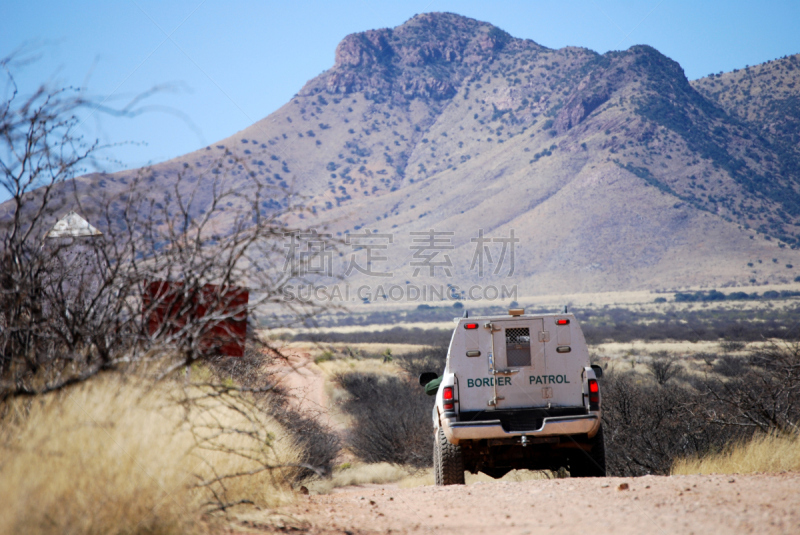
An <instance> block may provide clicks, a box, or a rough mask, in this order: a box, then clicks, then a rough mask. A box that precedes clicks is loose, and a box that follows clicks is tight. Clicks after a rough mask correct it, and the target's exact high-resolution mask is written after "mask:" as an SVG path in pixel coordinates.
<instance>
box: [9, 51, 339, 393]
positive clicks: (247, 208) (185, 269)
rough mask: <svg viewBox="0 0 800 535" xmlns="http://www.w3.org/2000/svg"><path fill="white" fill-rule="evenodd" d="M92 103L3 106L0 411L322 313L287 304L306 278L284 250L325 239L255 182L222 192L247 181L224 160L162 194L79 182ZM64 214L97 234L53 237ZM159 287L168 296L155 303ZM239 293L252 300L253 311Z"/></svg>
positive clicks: (58, 99) (180, 362)
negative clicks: (85, 219)
mask: <svg viewBox="0 0 800 535" xmlns="http://www.w3.org/2000/svg"><path fill="white" fill-rule="evenodd" d="M3 66H5V64H3ZM11 81H12V87H13V78H11ZM93 104H96V103H93V102H90V101H87V100H86V99H85V98H84V97H83V95H82V94H81V93H78V94H75V95H72V94H71V93H69V92H68V91H50V90H48V89H47V88H46V87H42V88H41V89H40V90H39V91H38V92H36V93H35V94H34V95H32V96H30V97H29V98H27V99H23V100H20V98H19V97H18V95H17V92H16V89H15V88H14V90H13V91H12V92H11V95H10V96H9V97H8V98H7V99H6V100H5V101H4V102H3V103H2V104H0V156H1V158H0V163H1V165H0V186H1V187H2V188H3V189H5V191H6V192H7V193H8V195H9V196H10V199H9V200H8V201H7V202H6V203H4V204H3V205H1V206H0V311H1V312H0V401H2V400H6V399H8V398H10V397H17V396H35V395H39V394H43V393H47V392H51V391H54V390H59V389H61V388H64V387H66V386H69V385H71V384H75V383H77V382H81V381H85V380H87V379H88V378H91V377H93V376H95V375H97V374H99V373H102V372H104V371H108V370H118V369H121V368H125V367H129V366H131V365H142V364H146V365H152V366H155V367H157V368H158V369H159V370H160V375H159V377H166V376H168V375H170V374H171V373H173V372H175V371H177V370H178V369H180V368H183V367H186V366H188V365H190V364H192V363H193V362H195V361H196V360H198V359H200V358H206V357H208V356H210V355H214V354H216V353H217V352H218V349H219V348H220V347H221V346H224V345H225V344H226V343H227V342H229V341H230V340H231V339H232V338H233V337H234V336H233V333H231V332H230V330H229V329H228V327H227V326H228V325H229V324H231V322H234V321H242V319H243V318H244V317H247V318H248V319H249V321H250V322H251V323H253V324H259V323H260V321H261V320H260V319H259V317H260V316H259V315H260V314H267V315H268V316H269V317H270V319H271V324H272V325H275V326H277V325H280V324H281V323H293V322H297V321H302V319H304V318H305V317H307V316H308V315H310V314H313V313H314V312H315V310H316V308H315V307H314V306H313V305H312V303H311V302H310V301H308V300H305V301H303V300H300V299H296V300H294V301H292V302H287V301H286V300H285V299H284V296H283V294H282V290H283V288H284V287H285V286H286V284H287V283H288V282H290V281H293V280H294V281H297V280H298V279H303V278H304V277H303V276H304V273H305V272H304V265H302V264H295V263H294V262H293V263H292V264H290V265H288V267H287V263H286V262H285V259H286V248H285V247H284V245H285V239H286V237H287V236H294V237H296V236H298V235H301V234H313V235H314V236H315V240H316V243H317V244H318V245H319V244H323V245H325V244H326V238H325V237H324V236H322V235H317V234H316V233H315V232H314V231H310V230H308V229H303V228H297V227H293V226H291V225H289V224H288V223H287V218H290V217H291V216H292V215H293V214H296V213H298V212H300V211H303V208H302V206H300V200H299V199H298V200H295V198H293V197H292V196H291V195H289V194H288V193H287V192H286V191H284V190H283V189H281V188H278V187H276V186H273V185H271V184H269V183H268V182H265V181H262V180H261V179H260V178H259V176H258V175H257V174H255V173H251V174H250V175H249V179H248V181H247V185H246V186H244V187H239V188H238V189H235V190H234V189H232V188H231V187H229V186H227V185H226V184H229V183H230V180H229V179H230V177H231V175H232V174H236V173H240V172H241V171H240V170H239V168H240V167H241V168H242V169H244V170H245V172H247V171H249V169H247V162H243V161H238V160H237V159H236V158H234V157H233V155H231V154H229V153H228V151H226V153H225V154H224V155H223V156H220V157H218V161H216V162H210V165H207V166H205V167H204V169H206V171H202V172H201V171H195V170H193V169H190V168H186V167H185V168H184V169H183V170H182V171H180V172H178V173H177V175H176V176H173V177H169V179H168V180H166V181H165V182H164V184H166V185H167V186H166V188H163V187H159V188H153V187H152V185H151V184H152V183H153V182H154V181H155V177H154V176H153V172H152V171H151V170H143V171H140V172H139V173H137V174H136V176H133V177H127V178H124V179H120V180H119V181H117V182H114V185H113V187H111V188H106V189H105V190H100V189H99V188H97V187H96V186H95V185H94V183H92V182H91V181H83V180H80V181H77V180H72V179H73V178H75V176H76V174H77V173H79V172H83V171H84V165H86V164H87V163H89V162H90V161H91V158H92V155H93V152H94V151H95V149H96V145H95V144H87V143H85V142H84V141H83V139H82V138H81V137H80V136H79V135H77V134H76V128H77V127H78V125H79V123H78V119H77V118H76V116H75V114H76V112H77V111H78V110H80V109H82V108H85V107H87V106H89V107H91V106H92V105H93ZM128 112H129V113H132V112H130V110H129V111H128ZM231 162H233V163H231ZM212 171H213V172H212ZM196 173H200V174H199V175H197V174H196ZM96 181H97V180H95V183H96ZM108 181H109V182H113V179H112V178H110V177H109V179H108ZM89 188H92V189H91V190H90V189H89ZM68 208H73V209H74V210H76V211H79V212H81V213H82V214H83V215H85V216H89V218H90V219H91V222H92V224H93V225H95V226H96V227H97V228H98V229H99V231H100V232H101V233H102V235H88V236H70V237H58V238H52V237H47V236H48V231H49V230H50V228H51V227H52V225H53V223H54V222H55V220H56V219H57V218H58V217H60V216H63V215H64V214H65V213H66V212H67V211H68ZM310 261H313V259H311V258H307V259H306V265H308V262H310ZM281 266H283V268H284V269H281ZM158 281H165V283H166V284H168V285H169V286H168V288H169V291H167V292H161V293H159V292H156V293H155V294H153V293H152V292H151V291H150V289H151V286H150V285H151V284H152V283H154V282H158ZM303 282H305V283H309V284H314V281H312V280H303ZM166 287H167V286H165V288H166ZM238 288H247V289H248V290H249V300H248V301H247V302H246V303H245V302H242V301H241V300H237V298H236V297H237V296H238V295H239V293H238V292H239V291H238V290H236V289H238ZM154 318H155V320H154ZM257 342H258V341H257V340H255V339H253V338H252V337H251V343H257ZM165 363H166V364H165Z"/></svg>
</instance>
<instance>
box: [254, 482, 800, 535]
mask: <svg viewBox="0 0 800 535" xmlns="http://www.w3.org/2000/svg"><path fill="white" fill-rule="evenodd" d="M626 485H627V489H624V487H625V486H626ZM270 525H271V526H272V527H271V528H270V527H268V526H270ZM240 526H241V529H242V531H241V533H248V532H251V529H252V528H254V527H260V528H261V529H262V530H265V531H287V530H291V531H302V532H307V533H312V534H323V533H324V534H327V533H343V534H350V535H352V534H358V533H442V534H445V533H446V534H452V533H503V534H506V533H508V534H520V535H526V534H538V533H558V534H570V533H591V534H593V535H601V534H614V535H623V534H641V533H648V534H665V535H666V534H673V533H681V534H682V533H686V534H706V533H719V534H731V533H759V534H767V533H800V474H798V473H786V474H773V475H765V474H759V475H749V476H739V475H736V476H723V475H711V476H700V475H697V476H671V477H664V476H647V477H640V478H598V479H554V480H538V481H536V480H534V481H523V482H506V481H493V482H489V483H475V484H473V485H469V486H463V485H457V486H450V487H417V488H412V489H398V488H396V487H393V486H391V485H387V486H370V487H359V488H354V487H350V488H347V489H343V490H341V491H339V492H336V493H334V494H329V495H318V496H301V497H300V498H299V499H298V503H297V504H295V505H293V506H291V507H287V508H285V509H282V510H281V511H273V512H272V513H271V514H267V513H266V512H265V513H264V516H263V519H262V521H261V522H259V521H258V520H257V519H256V518H251V519H250V520H245V519H242V521H241V522H240Z"/></svg>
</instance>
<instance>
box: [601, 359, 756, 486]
mask: <svg viewBox="0 0 800 535" xmlns="http://www.w3.org/2000/svg"><path fill="white" fill-rule="evenodd" d="M601 388H602V393H603V422H604V427H605V439H606V463H607V466H608V473H609V475H615V476H640V475H646V474H668V473H669V470H670V468H671V467H672V464H673V463H674V462H675V460H676V459H678V458H681V457H689V456H698V455H701V454H704V453H706V452H708V451H710V450H713V449H715V448H716V449H720V448H721V447H722V446H724V445H725V444H726V443H729V442H730V441H731V440H734V439H736V438H739V437H741V436H742V431H741V430H740V428H733V427H723V426H718V425H708V421H707V419H706V418H705V417H704V414H703V413H702V412H700V411H697V410H696V408H697V406H698V404H702V403H704V401H705V398H704V397H703V396H702V395H701V394H700V392H698V391H697V390H696V389H694V388H693V387H691V386H689V385H687V384H684V383H681V384H676V383H669V384H658V383H655V384H654V382H652V381H650V380H648V378H647V377H646V376H644V375H641V374H637V373H635V372H626V373H619V372H615V371H609V372H607V373H606V374H605V375H604V377H603V379H602V387H601Z"/></svg>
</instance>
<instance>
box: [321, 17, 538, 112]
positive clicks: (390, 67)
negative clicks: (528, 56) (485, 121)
mask: <svg viewBox="0 0 800 535" xmlns="http://www.w3.org/2000/svg"><path fill="white" fill-rule="evenodd" d="M517 41H519V42H520V43H525V45H526V46H537V47H538V45H535V43H533V42H532V41H522V40H518V39H514V38H512V37H511V36H510V35H509V34H508V33H506V32H504V31H503V30H500V29H499V28H497V27H496V26H493V25H491V24H488V23H485V22H480V21H477V20H474V19H470V18H468V17H462V16H460V15H455V14H452V13H426V14H422V15H416V16H414V17H413V18H411V19H410V20H408V21H407V22H405V23H404V24H402V25H400V26H398V27H397V28H391V29H390V28H384V29H380V30H370V31H366V32H360V33H354V34H351V35H348V36H347V37H345V38H344V39H343V40H342V41H341V43H339V45H338V46H337V48H336V63H335V64H334V67H333V68H332V69H331V70H330V71H328V76H327V81H326V87H325V90H326V91H327V92H329V93H352V92H357V91H368V92H369V91H373V92H377V93H379V94H381V95H382V96H383V97H391V98H392V99H397V98H403V99H409V98H414V97H418V96H422V97H433V98H434V99H436V100H439V99H442V98H450V97H452V96H453V95H454V94H455V91H456V87H457V86H458V85H459V84H460V83H461V81H462V80H463V79H464V77H465V76H467V75H469V74H471V73H472V67H474V66H477V65H479V64H480V63H482V62H483V61H485V60H487V59H490V58H491V57H492V56H493V55H494V54H496V53H498V52H499V51H501V50H502V49H504V48H505V47H506V46H508V45H509V44H510V43H516V42H517Z"/></svg>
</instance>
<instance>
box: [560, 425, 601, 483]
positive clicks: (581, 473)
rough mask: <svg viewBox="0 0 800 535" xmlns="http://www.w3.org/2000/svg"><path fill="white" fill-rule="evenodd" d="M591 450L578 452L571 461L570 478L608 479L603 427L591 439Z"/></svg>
mask: <svg viewBox="0 0 800 535" xmlns="http://www.w3.org/2000/svg"><path fill="white" fill-rule="evenodd" d="M589 445H590V446H591V448H592V449H591V450H589V451H581V452H578V453H577V454H576V455H574V456H573V457H572V458H571V459H570V466H569V475H570V477H606V445H605V440H604V438H603V426H602V425H601V426H600V430H599V431H597V434H596V435H595V436H594V437H592V438H590V439H589Z"/></svg>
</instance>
